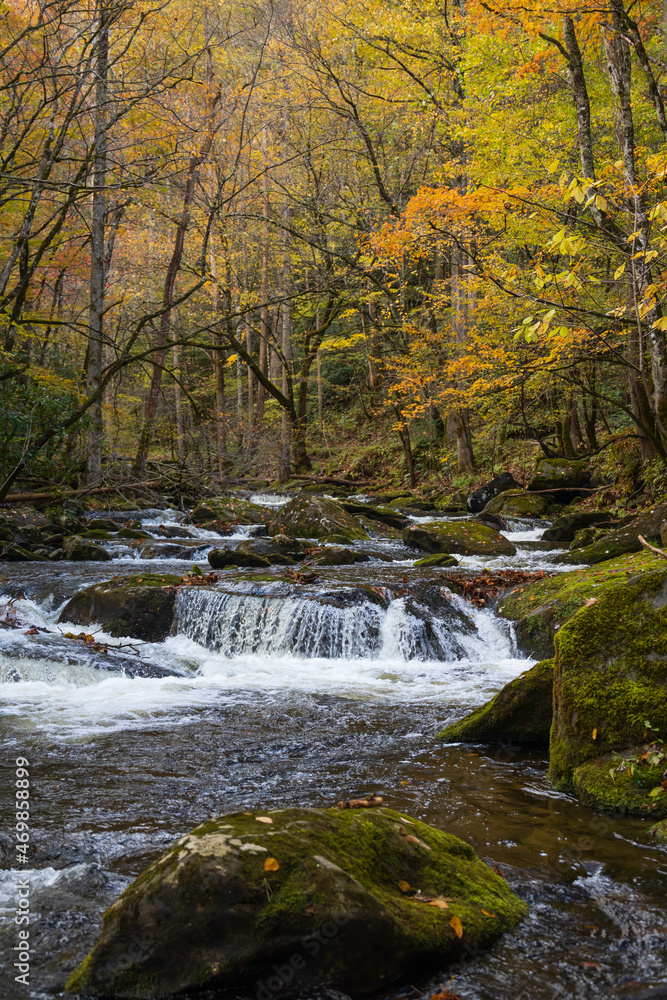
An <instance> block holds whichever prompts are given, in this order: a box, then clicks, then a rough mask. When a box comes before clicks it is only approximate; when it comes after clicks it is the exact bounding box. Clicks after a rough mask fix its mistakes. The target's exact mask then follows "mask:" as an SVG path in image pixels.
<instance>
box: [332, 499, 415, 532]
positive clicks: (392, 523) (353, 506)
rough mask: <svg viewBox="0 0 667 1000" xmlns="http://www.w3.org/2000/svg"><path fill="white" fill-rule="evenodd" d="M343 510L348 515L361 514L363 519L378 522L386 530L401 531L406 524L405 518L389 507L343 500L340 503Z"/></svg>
mask: <svg viewBox="0 0 667 1000" xmlns="http://www.w3.org/2000/svg"><path fill="white" fill-rule="evenodd" d="M341 507H342V508H343V510H345V511H347V513H348V514H361V515H362V516H363V517H365V518H368V520H369V521H378V522H379V523H380V524H384V525H386V526H387V527H388V528H398V529H399V530H402V529H403V528H404V527H405V525H406V523H407V518H406V517H404V516H403V515H402V514H400V513H397V512H396V511H395V510H393V509H392V508H391V507H373V506H371V504H368V503H359V502H356V503H355V502H354V501H352V500H345V501H343V502H342V503H341Z"/></svg>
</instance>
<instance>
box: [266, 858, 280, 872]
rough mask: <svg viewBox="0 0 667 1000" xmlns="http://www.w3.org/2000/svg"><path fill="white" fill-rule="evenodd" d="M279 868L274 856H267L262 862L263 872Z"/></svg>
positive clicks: (275, 870) (274, 870)
mask: <svg viewBox="0 0 667 1000" xmlns="http://www.w3.org/2000/svg"><path fill="white" fill-rule="evenodd" d="M279 868H280V865H279V864H278V862H277V861H276V859H275V858H267V859H266V861H265V862H264V871H265V872H277V871H278V869H279Z"/></svg>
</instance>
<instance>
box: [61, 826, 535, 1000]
mask: <svg viewBox="0 0 667 1000" xmlns="http://www.w3.org/2000/svg"><path fill="white" fill-rule="evenodd" d="M526 911H527V907H526V904H525V903H523V902H522V901H521V900H520V899H518V898H517V897H516V896H515V895H514V894H513V893H512V892H511V890H510V889H509V887H508V886H507V883H506V882H505V881H504V880H503V879H502V878H500V877H499V876H498V875H495V874H494V873H493V872H492V871H491V870H490V868H488V867H487V866H486V865H485V864H483V863H482V862H481V861H480V860H479V859H478V858H477V857H476V856H475V854H474V852H473V850H472V848H471V847H470V846H469V845H468V844H465V843H464V842H463V841H461V840H458V839H457V838H456V837H453V836H451V835H450V834H446V833H443V832H442V831H440V830H436V829H434V828H433V827H430V826H427V825H426V824H424V823H420V822H418V821H417V820H412V819H408V818H406V817H404V816H402V815H401V814H400V813H397V812H393V811H391V810H389V809H379V808H372V809H328V810H323V809H284V810H274V811H271V812H268V813H267V812H264V813H258V814H252V813H243V814H239V813H235V814H231V815H227V816H221V817H220V818H218V819H215V820H211V821H209V822H206V823H203V824H202V825H201V826H199V827H197V828H196V829H195V830H193V831H192V833H190V834H188V835H187V836H185V837H183V838H182V839H181V840H179V841H178V842H177V843H176V844H175V845H174V846H173V847H172V848H171V849H170V850H169V851H168V852H167V853H166V854H165V855H163V857H162V858H160V860H159V861H157V862H155V863H154V864H153V865H151V866H150V868H148V869H147V870H146V871H144V872H143V873H142V874H141V875H140V876H139V878H137V879H136V880H135V881H134V882H133V883H132V885H130V886H129V887H128V888H127V890H126V891H125V892H124V893H123V895H122V896H120V898H119V899H118V900H117V901H116V902H115V903H114V904H113V905H112V906H111V907H110V908H109V909H108V910H107V911H106V913H105V914H104V920H103V924H102V931H101V935H100V939H99V941H98V943H97V944H96V945H95V947H94V949H93V950H92V952H91V953H90V955H89V956H88V957H87V958H86V959H85V960H84V961H83V962H82V964H81V965H80V966H79V967H78V968H77V969H76V970H75V971H74V973H73V975H72V977H71V978H70V980H69V982H68V983H67V989H68V990H69V991H70V992H72V993H82V994H84V995H95V996H100V995H101V996H104V997H169V996H173V995H175V994H178V993H180V992H182V991H194V990H201V989H214V990H222V991H231V992H232V993H233V992H235V991H237V990H248V991H251V992H252V995H253V996H254V995H255V994H256V993H258V991H259V990H260V989H262V988H263V989H264V990H266V991H268V993H269V995H272V994H273V993H274V992H278V991H280V990H283V989H285V990H286V991H288V992H290V993H291V992H295V993H297V994H298V993H299V992H301V991H310V990H319V989H331V990H340V991H343V992H345V993H348V994H353V995H358V994H364V993H368V992H370V991H372V990H378V989H381V988H383V987H386V986H388V985H389V984H390V983H392V982H393V981H395V980H396V979H398V978H399V977H401V976H404V975H407V974H416V973H419V974H420V975H423V974H424V972H425V970H426V969H427V968H428V967H429V966H436V965H437V966H440V967H442V965H443V964H444V963H446V962H450V961H456V960H458V959H459V958H460V956H461V954H462V953H463V951H464V950H465V951H466V952H467V953H470V952H471V950H472V951H477V949H479V948H484V947H487V946H488V945H490V944H491V943H492V942H493V941H494V940H495V939H496V938H497V937H498V936H499V935H500V934H501V933H502V932H503V931H505V930H507V929H509V928H511V927H514V926H515V925H516V924H517V923H518V922H519V921H520V920H521V918H522V917H523V916H524V915H525V913H526ZM258 995H260V996H262V995H266V994H262V993H258Z"/></svg>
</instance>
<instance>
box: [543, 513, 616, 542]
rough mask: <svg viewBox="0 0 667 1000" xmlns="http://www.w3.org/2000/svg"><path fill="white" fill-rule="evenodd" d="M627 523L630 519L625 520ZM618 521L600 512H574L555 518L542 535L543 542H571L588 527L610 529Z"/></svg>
mask: <svg viewBox="0 0 667 1000" xmlns="http://www.w3.org/2000/svg"><path fill="white" fill-rule="evenodd" d="M627 520H628V521H630V520H631V518H628V519H627ZM617 523H618V520H617V519H616V518H614V517H612V516H611V515H610V514H607V513H605V512H604V511H601V510H575V511H572V512H571V513H569V514H562V515H561V516H560V517H557V518H555V520H554V521H552V523H551V527H550V528H547V530H546V531H545V532H544V534H543V535H542V539H543V540H544V541H545V542H568V543H569V542H573V541H574V537H575V535H576V534H577V532H579V531H581V530H582V529H583V528H589V527H596V528H598V527H603V526H609V527H611V526H612V525H614V524H617Z"/></svg>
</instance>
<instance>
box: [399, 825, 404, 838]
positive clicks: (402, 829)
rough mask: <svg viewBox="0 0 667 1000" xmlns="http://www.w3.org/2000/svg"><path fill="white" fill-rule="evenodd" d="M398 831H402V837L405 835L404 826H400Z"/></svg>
mask: <svg viewBox="0 0 667 1000" xmlns="http://www.w3.org/2000/svg"><path fill="white" fill-rule="evenodd" d="M398 832H399V833H400V835H401V837H404V836H405V827H404V826H399V828H398Z"/></svg>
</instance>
